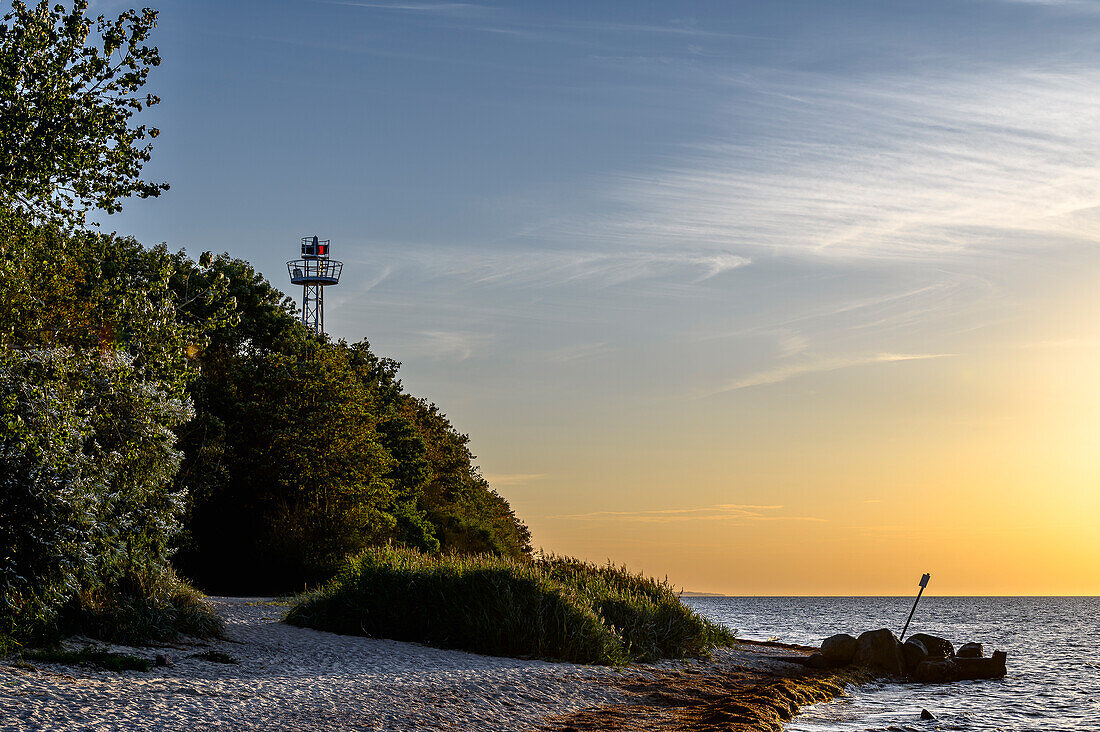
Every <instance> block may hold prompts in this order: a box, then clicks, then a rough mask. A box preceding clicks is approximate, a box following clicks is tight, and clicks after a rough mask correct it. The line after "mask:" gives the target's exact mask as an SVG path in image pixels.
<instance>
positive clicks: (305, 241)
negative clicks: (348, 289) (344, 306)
mask: <svg viewBox="0 0 1100 732" xmlns="http://www.w3.org/2000/svg"><path fill="white" fill-rule="evenodd" d="M286 269H287V272H289V273H290V282H291V284H294V285H301V286H302V323H304V324H305V326H306V327H307V328H309V329H310V330H312V331H313V332H314V333H324V332H325V287H327V286H328V285H338V284H340V272H341V271H342V270H343V269H344V263H343V262H338V261H336V260H335V259H329V241H328V239H321V240H319V239H318V238H317V237H316V236H306V237H302V258H301V259H295V260H292V261H290V262H287V263H286Z"/></svg>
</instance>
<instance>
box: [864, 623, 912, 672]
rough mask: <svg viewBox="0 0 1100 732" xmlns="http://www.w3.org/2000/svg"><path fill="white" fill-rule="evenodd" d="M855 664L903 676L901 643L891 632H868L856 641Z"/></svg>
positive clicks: (903, 662)
mask: <svg viewBox="0 0 1100 732" xmlns="http://www.w3.org/2000/svg"><path fill="white" fill-rule="evenodd" d="M854 661H855V663H856V664H857V665H859V666H865V667H867V668H869V669H874V670H876V671H885V672H886V673H888V674H893V675H894V676H904V675H905V658H904V656H903V655H902V651H901V643H898V637H897V636H896V635H894V632H893V631H892V630H887V629H886V628H882V629H881V630H868V631H867V632H866V633H862V634H860V636H859V638H857V639H856V655H855V659H854Z"/></svg>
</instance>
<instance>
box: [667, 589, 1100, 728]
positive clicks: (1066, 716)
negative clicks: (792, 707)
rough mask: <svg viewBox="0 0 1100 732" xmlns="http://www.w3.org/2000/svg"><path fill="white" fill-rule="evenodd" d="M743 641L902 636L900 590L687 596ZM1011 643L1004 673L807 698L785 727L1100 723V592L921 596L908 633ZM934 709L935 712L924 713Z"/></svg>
mask: <svg viewBox="0 0 1100 732" xmlns="http://www.w3.org/2000/svg"><path fill="white" fill-rule="evenodd" d="M683 600H684V602H685V603H686V604H688V605H690V606H691V607H693V608H695V609H696V610H697V611H698V612H699V613H700V614H701V615H703V616H704V617H707V618H709V619H711V620H715V621H717V622H719V623H722V624H723V625H726V626H727V627H730V628H733V629H736V630H737V634H738V636H739V637H741V638H746V639H752V640H780V641H784V642H788V643H798V644H803V645H809V646H817V645H820V644H821V641H822V640H824V639H825V638H827V637H829V636H830V635H833V634H835V633H850V634H852V635H855V636H858V635H859V634H860V633H861V632H863V631H865V630H875V629H878V628H890V629H891V630H893V631H894V633H895V634H900V633H901V630H902V626H903V625H904V624H905V619H906V617H907V616H908V615H909V612H910V610H911V609H912V607H913V598H905V597H701V596H700V597H684V598H683ZM913 633H930V634H932V635H936V636H940V637H942V638H946V639H948V640H949V641H951V642H952V643H954V644H955V647H956V648H958V647H959V646H960V645H962V644H963V643H966V642H971V641H973V642H977V643H982V644H983V645H984V647H985V655H987V656H988V655H990V654H991V653H992V652H993V651H995V650H1001V651H1007V652H1008V675H1007V676H1006V677H1005V678H1004V679H1000V680H996V681H962V682H956V683H953V684H916V683H902V684H897V683H872V684H869V685H865V686H861V687H858V688H850V689H849V690H848V692H847V693H846V694H845V695H844V696H841V697H838V698H837V699H835V700H833V701H831V702H826V703H824V704H815V705H812V706H809V707H803V709H802V713H801V714H799V715H798V716H796V717H795V718H794V719H792V720H791V721H790V722H789V723H788V724H787V726H786V730H787V732H839V731H841V730H843V731H844V732H850V731H853V730H856V731H866V732H929V731H930V730H980V731H981V732H987V731H993V730H997V731H1000V730H1005V731H1008V730H1011V731H1012V732H1017V731H1018V732H1063V731H1064V732H1085V731H1087V732H1100V637H1098V636H1100V598H1097V597H935V596H932V597H928V596H926V597H924V598H922V599H921V601H920V603H919V604H918V606H917V609H916V612H915V613H914V615H913V621H912V623H911V624H910V626H909V631H908V633H907V636H908V635H912V634H913ZM923 709H927V710H928V711H929V712H931V713H932V715H933V716H934V717H935V719H934V720H921V719H920V716H921V710H923Z"/></svg>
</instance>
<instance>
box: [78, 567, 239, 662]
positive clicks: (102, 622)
mask: <svg viewBox="0 0 1100 732" xmlns="http://www.w3.org/2000/svg"><path fill="white" fill-rule="evenodd" d="M58 630H59V631H60V633H61V634H62V635H74V634H79V635H86V636H89V637H91V638H97V639H99V640H104V641H109V642H112V643H127V644H142V643H148V642H152V641H170V640H174V639H175V638H177V637H178V636H179V635H181V634H182V635H192V636H198V637H203V638H210V637H219V636H221V634H222V630H223V623H222V620H221V618H219V617H218V615H217V613H216V612H214V608H213V607H211V605H210V603H209V602H208V601H207V600H206V598H205V597H204V596H203V594H202V593H201V592H199V591H198V590H196V589H195V588H194V587H192V586H191V585H189V584H188V583H186V582H184V581H183V580H181V579H180V578H179V577H177V576H176V574H175V572H173V571H172V570H171V569H170V568H166V569H157V570H154V571H150V572H131V573H129V574H126V575H124V576H123V577H122V578H120V579H119V580H118V581H116V582H113V583H111V584H110V585H106V586H100V587H98V588H96V589H94V590H84V591H83V592H81V593H80V594H79V595H77V596H76V597H75V598H73V600H72V601H71V602H70V603H69V604H68V605H67V606H66V607H65V608H63V610H62V612H61V615H60V617H59V618H58Z"/></svg>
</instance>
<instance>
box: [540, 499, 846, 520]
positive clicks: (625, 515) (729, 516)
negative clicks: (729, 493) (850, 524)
mask: <svg viewBox="0 0 1100 732" xmlns="http://www.w3.org/2000/svg"><path fill="white" fill-rule="evenodd" d="M782 508H783V506H781V505H773V506H761V505H752V504H740V503H720V504H717V505H714V506H704V507H701V508H668V509H658V510H650V511H593V512H592V513H575V514H562V515H558V516H547V518H552V519H563V520H570V521H615V522H620V521H630V522H638V523H651V524H665V523H679V522H684V521H733V522H749V521H814V522H823V521H825V519H823V518H818V517H816V516H785V515H782V514H776V513H775V511H779V510H781V509H782Z"/></svg>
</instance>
